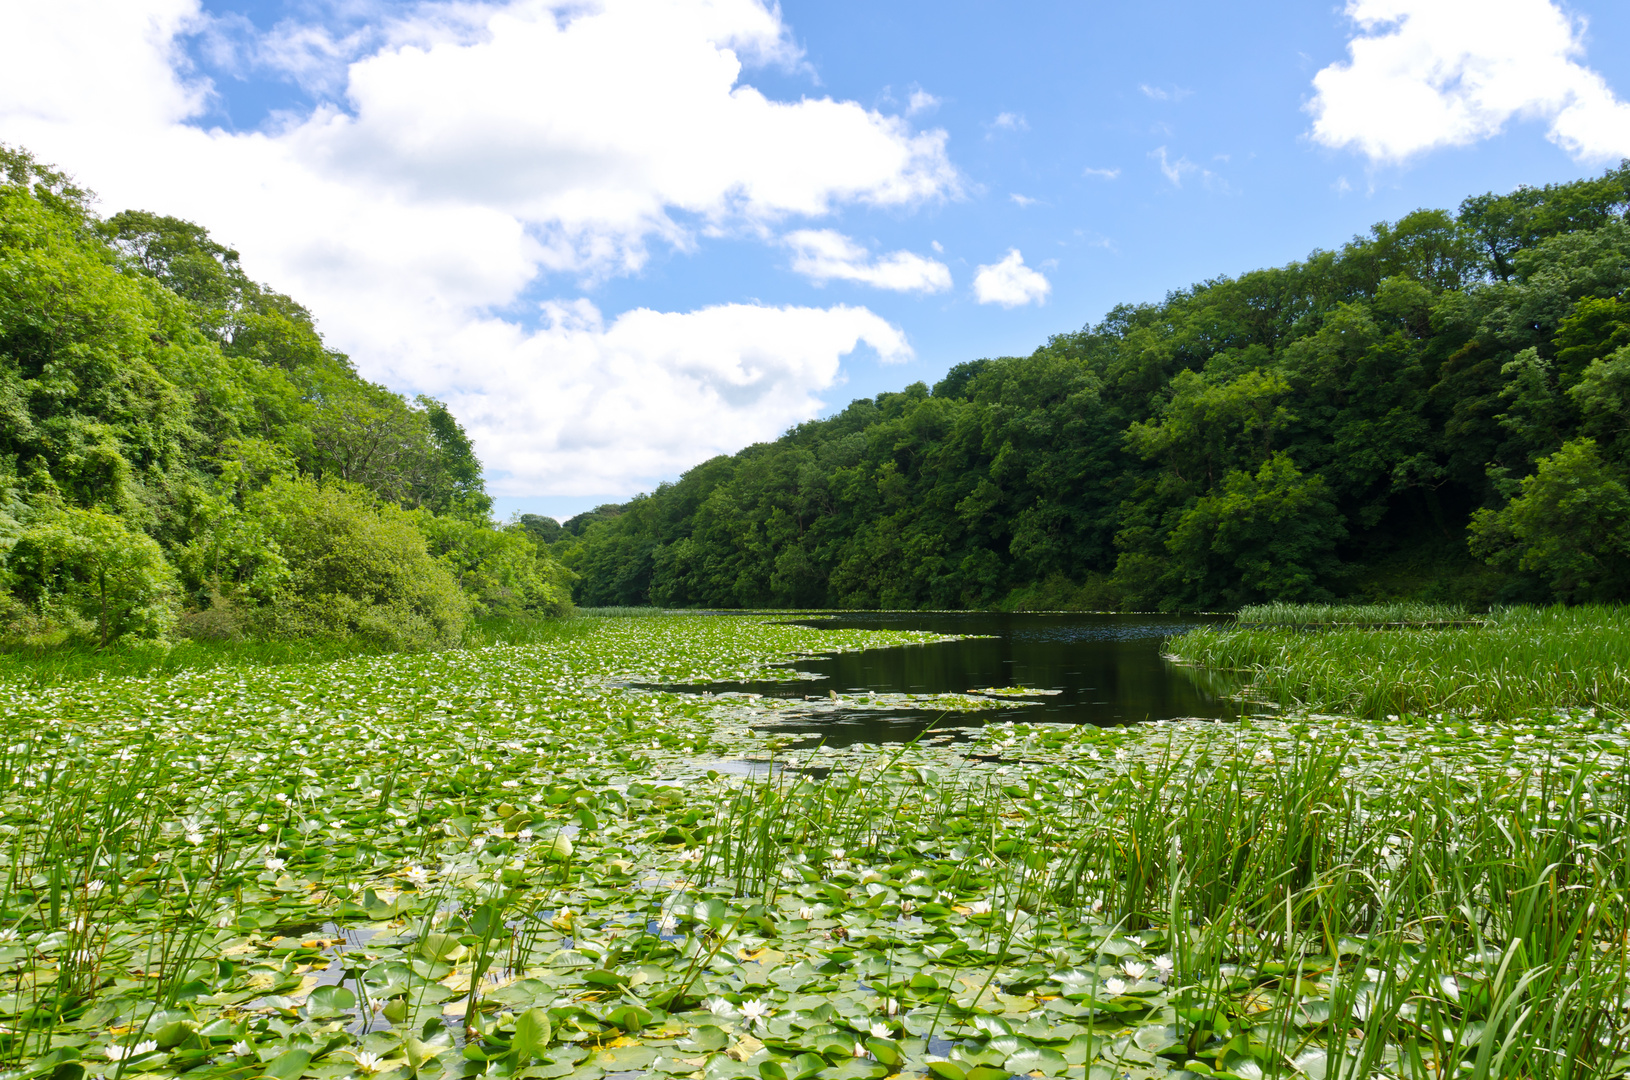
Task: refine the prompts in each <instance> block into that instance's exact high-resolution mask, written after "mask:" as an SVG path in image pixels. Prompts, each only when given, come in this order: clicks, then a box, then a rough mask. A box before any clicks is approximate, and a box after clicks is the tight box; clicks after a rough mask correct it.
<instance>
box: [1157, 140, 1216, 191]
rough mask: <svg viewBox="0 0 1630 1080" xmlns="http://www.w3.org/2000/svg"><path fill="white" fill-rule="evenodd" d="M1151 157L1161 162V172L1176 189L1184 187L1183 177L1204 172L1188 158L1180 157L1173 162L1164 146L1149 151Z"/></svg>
mask: <svg viewBox="0 0 1630 1080" xmlns="http://www.w3.org/2000/svg"><path fill="white" fill-rule="evenodd" d="M1149 156H1150V157H1152V158H1156V159H1158V160H1159V163H1160V171H1161V172H1162V173H1164V174H1165V176H1166V179H1168V180H1170V181H1171V182H1172V185H1173V186H1174V187H1182V186H1183V177H1185V176H1187V175H1189V174H1190V173H1196V172H1201V171H1203V170H1202V169H1201V168H1200V166H1198V165H1196V164H1195V163H1194V162H1192V161H1190V160H1189V159H1188V158H1186V157H1180V158H1178V159H1177V160H1176V161H1173V160H1172V159H1171V155H1170V154H1168V153H1167V152H1166V148H1165V147H1164V146H1157V147H1155V149H1153V150H1151V151H1149ZM1208 175H1209V174H1208Z"/></svg>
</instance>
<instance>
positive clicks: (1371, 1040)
mask: <svg viewBox="0 0 1630 1080" xmlns="http://www.w3.org/2000/svg"><path fill="white" fill-rule="evenodd" d="M1299 614H1302V615H1306V616H1308V617H1313V616H1318V617H1319V618H1320V619H1323V618H1325V617H1326V615H1327V614H1328V613H1323V612H1319V611H1311V612H1307V613H1298V612H1296V611H1294V610H1287V609H1282V610H1280V611H1279V612H1278V617H1279V619H1280V620H1281V621H1282V622H1283V623H1284V624H1285V626H1284V628H1283V629H1282V630H1279V631H1264V630H1262V629H1258V628H1252V627H1240V626H1235V627H1224V628H1201V629H1199V630H1194V631H1190V632H1189V633H1188V634H1186V635H1183V636H1181V637H1178V638H1175V639H1171V640H1170V641H1169V642H1168V644H1167V646H1166V648H1167V649H1168V650H1172V651H1177V652H1180V653H1185V654H1188V653H1203V652H1204V651H1205V649H1211V650H1213V651H1214V650H1216V649H1218V648H1221V647H1223V646H1224V645H1227V643H1228V640H1229V638H1230V636H1238V637H1240V638H1241V639H1242V641H1243V644H1242V645H1240V646H1230V647H1237V648H1239V649H1240V650H1241V651H1242V652H1243V653H1247V654H1251V655H1255V654H1257V653H1260V652H1261V649H1262V643H1263V642H1264V641H1265V640H1266V638H1265V637H1264V635H1267V634H1271V633H1277V634H1279V635H1280V639H1281V640H1280V647H1281V648H1283V647H1286V646H1288V645H1289V644H1291V643H1304V642H1307V641H1317V640H1319V639H1322V638H1327V639H1329V640H1330V642H1331V643H1332V645H1333V646H1334V648H1333V649H1332V651H1333V652H1335V653H1343V654H1344V653H1346V652H1347V651H1348V650H1349V649H1350V648H1351V644H1352V641H1353V640H1355V639H1356V638H1358V637H1362V636H1367V637H1369V638H1372V639H1375V640H1377V641H1385V642H1388V643H1391V645H1390V646H1389V647H1390V648H1392V650H1393V651H1392V652H1391V653H1389V654H1388V655H1389V656H1390V657H1392V658H1393V659H1394V661H1395V662H1399V663H1401V662H1403V661H1404V659H1405V658H1407V657H1413V662H1414V663H1415V664H1416V665H1417V666H1418V667H1422V668H1429V667H1431V666H1432V665H1433V664H1435V663H1436V662H1437V661H1436V658H1437V657H1438V656H1440V655H1442V653H1443V650H1444V647H1445V641H1444V638H1445V637H1448V636H1454V635H1461V636H1470V635H1478V634H1486V635H1495V636H1494V637H1491V638H1490V639H1489V640H1490V641H1491V642H1509V641H1511V640H1514V637H1513V635H1514V636H1515V637H1523V636H1526V637H1527V638H1528V639H1530V640H1533V641H1535V642H1537V643H1539V644H1540V645H1544V643H1545V642H1546V641H1547V640H1548V639H1553V638H1554V639H1559V640H1564V641H1566V642H1570V643H1573V644H1574V645H1579V646H1582V647H1583V646H1585V645H1587V644H1588V642H1589V641H1590V640H1591V639H1593V638H1594V637H1596V636H1600V635H1601V634H1602V633H1603V632H1604V628H1607V627H1610V626H1618V627H1622V626H1623V625H1624V613H1623V611H1622V609H1607V608H1596V609H1574V610H1566V609H1551V610H1513V611H1506V610H1502V611H1496V612H1491V613H1490V614H1489V616H1488V619H1487V622H1486V623H1485V624H1484V625H1482V626H1477V627H1456V628H1433V629H1427V630H1420V631H1400V630H1397V629H1391V628H1386V629H1378V628H1369V627H1362V628H1337V629H1323V628H1315V629H1307V628H1305V627H1304V626H1302V625H1300V623H1301V622H1302V621H1303V620H1302V619H1299V618H1298V615H1299ZM1418 614H1425V615H1435V614H1438V613H1437V612H1430V611H1429V612H1419V613H1418ZM1196 635H1198V636H1196ZM1500 635H1507V636H1504V637H1502V636H1500ZM489 636H490V638H491V640H492V641H493V642H495V643H494V644H479V643H473V644H472V647H469V648H466V649H462V650H448V651H440V652H414V653H402V652H393V653H382V654H376V655H364V656H353V657H348V658H337V659H336V658H327V657H324V658H322V659H320V660H319V661H318V662H313V663H306V664H298V663H296V664H290V663H273V664H271V665H260V664H257V663H256V662H255V658H253V657H251V656H249V655H248V654H245V656H244V657H243V658H242V659H243V660H244V661H245V662H243V663H238V664H234V665H223V666H217V667H213V668H195V669H189V670H167V671H163V672H159V673H155V674H153V675H151V676H145V677H139V676H131V677H103V678H79V679H64V680H58V681H56V682H55V683H53V684H50V685H47V684H46V680H36V681H35V683H34V684H32V685H29V684H27V683H25V682H21V681H10V682H8V684H7V685H6V686H5V691H6V692H5V693H4V695H3V697H4V699H5V702H6V703H5V704H4V705H3V706H0V709H3V710H4V714H5V722H6V727H7V729H8V730H9V731H11V732H13V733H14V734H13V736H12V738H13V739H15V740H16V741H14V742H12V743H11V744H10V745H9V746H8V747H7V748H6V749H5V751H4V754H3V755H0V757H3V760H0V769H3V770H4V772H5V775H6V777H7V778H8V783H7V784H6V785H5V786H4V789H3V790H4V794H3V796H0V798H3V799H4V803H3V806H0V828H3V830H4V835H5V839H6V846H5V849H4V871H5V881H6V885H5V891H4V893H3V895H0V923H3V925H0V965H3V967H0V971H3V973H4V985H0V1028H3V1030H0V1055H3V1057H4V1060H3V1061H0V1067H3V1068H5V1069H6V1070H7V1072H6V1075H7V1076H15V1077H19V1078H20V1077H46V1076H50V1077H67V1078H75V1077H81V1076H96V1077H104V1078H108V1080H122V1078H123V1077H126V1076H130V1077H134V1076H137V1075H147V1076H154V1077H171V1076H191V1077H196V1078H198V1080H203V1078H205V1077H210V1078H215V1077H234V1078H238V1077H241V1078H243V1080H251V1078H255V1077H263V1076H271V1077H274V1078H276V1080H299V1078H301V1077H309V1078H311V1080H338V1078H341V1077H352V1076H355V1077H359V1078H362V1077H370V1078H371V1077H382V1078H386V1080H412V1078H415V1077H421V1076H422V1077H427V1078H437V1077H442V1076H446V1077H457V1076H466V1077H469V1076H477V1075H484V1076H485V1075H491V1076H509V1077H517V1078H523V1077H524V1078H528V1080H551V1078H555V1077H569V1078H573V1080H604V1078H606V1077H608V1076H611V1077H614V1078H615V1077H616V1075H617V1074H633V1073H643V1074H646V1075H656V1076H664V1075H666V1076H674V1077H685V1078H692V1080H724V1078H732V1077H743V1078H753V1080H799V1078H803V1080H815V1078H821V1080H836V1078H843V1080H850V1078H866V1080H874V1078H882V1077H886V1076H890V1075H896V1074H898V1075H902V1076H908V1077H925V1078H927V1077H932V1078H935V1080H1002V1078H1005V1077H1007V1076H1009V1075H1012V1074H1020V1075H1027V1074H1036V1073H1039V1074H1041V1075H1042V1076H1044V1077H1062V1078H1065V1080H1109V1078H1110V1077H1122V1076H1132V1077H1157V1076H1166V1075H1177V1074H1185V1073H1186V1074H1187V1075H1191V1076H1192V1075H1222V1076H1231V1077H1237V1078H1246V1080H1255V1078H1258V1077H1300V1076H1305V1077H1310V1078H1315V1080H1319V1078H1327V1077H1338V1076H1341V1077H1359V1076H1398V1077H1411V1078H1416V1077H1419V1078H1423V1080H1424V1078H1427V1077H1431V1078H1434V1080H1436V1078H1438V1077H1442V1076H1461V1075H1464V1076H1477V1077H1495V1076H1533V1077H1552V1076H1555V1077H1563V1076H1567V1077H1587V1076H1589V1077H1596V1076H1600V1077H1609V1076H1615V1075H1619V1074H1620V1073H1622V1071H1623V1070H1624V1068H1625V1065H1626V1062H1625V1060H1624V1059H1625V1055H1626V1054H1627V1053H1630V1018H1627V1016H1626V1013H1625V1010H1624V1008H1623V1007H1622V1003H1623V1001H1624V1000H1626V995H1627V993H1630V985H1627V977H1630V955H1627V953H1630V950H1627V947H1626V944H1625V943H1626V941H1627V940H1630V937H1627V935H1630V924H1626V923H1625V917H1626V916H1625V910H1626V909H1625V906H1624V904H1623V896H1624V895H1625V888H1626V886H1627V884H1630V882H1627V881H1626V880H1625V879H1626V876H1627V874H1630V862H1627V860H1626V859H1625V857H1624V854H1623V846H1622V838H1623V835H1624V828H1623V826H1624V817H1623V815H1624V812H1625V807H1626V805H1627V802H1626V800H1627V798H1630V767H1627V758H1626V745H1627V739H1626V736H1627V734H1630V728H1627V727H1626V725H1625V721H1626V717H1625V713H1624V711H1623V709H1622V708H1614V707H1612V706H1611V704H1610V703H1608V702H1605V701H1604V702H1600V703H1597V704H1596V705H1595V707H1589V706H1584V705H1581V706H1580V707H1574V708H1565V709H1557V708H1539V709H1533V710H1529V711H1526V712H1522V711H1520V710H1513V711H1509V712H1508V713H1506V714H1500V713H1498V712H1497V710H1493V709H1491V708H1490V707H1489V704H1488V702H1487V701H1478V702H1476V706H1477V707H1476V708H1475V709H1474V708H1469V707H1466V706H1467V703H1465V702H1460V703H1459V704H1460V705H1461V706H1462V707H1461V708H1460V709H1458V710H1457V703H1456V702H1455V701H1453V700H1447V699H1445V700H1438V701H1436V702H1432V703H1429V704H1430V708H1423V709H1422V710H1420V711H1415V712H1406V713H1402V714H1398V715H1392V716H1387V715H1377V716H1376V717H1375V718H1373V719H1364V718H1361V717H1358V716H1347V717H1343V716H1335V715H1328V714H1324V713H1322V712H1318V711H1309V710H1304V709H1300V708H1294V707H1288V708H1284V709H1281V710H1277V711H1276V712H1275V713H1274V714H1273V715H1258V716H1249V717H1245V718H1243V719H1241V720H1239V721H1230V722H1213V721H1168V722H1161V723H1154V724H1140V725H1132V726H1128V727H1124V728H1092V727H1070V726H1061V725H1046V724H1029V723H1016V722H1000V723H991V724H987V725H986V726H984V727H982V728H979V729H976V730H973V731H971V732H969V733H967V737H966V738H965V739H961V740H949V739H945V738H942V737H936V736H934V735H933V734H932V733H930V735H929V736H928V737H926V738H922V739H919V740H918V741H917V742H915V743H911V744H907V745H899V746H866V745H857V746H854V747H847V748H832V747H826V746H814V747H805V748H801V749H785V748H783V749H777V747H779V746H782V745H783V743H784V742H785V740H782V739H779V738H778V737H777V735H776V732H775V728H774V710H773V708H771V707H769V706H768V705H766V707H765V709H764V715H763V716H760V717H756V718H755V717H753V716H752V715H751V714H750V713H749V712H747V711H744V710H747V709H750V708H751V705H752V702H751V701H750V700H748V699H744V698H737V697H728V698H723V699H709V698H705V697H701V696H699V695H687V694H676V693H668V692H658V691H651V690H646V689H639V688H638V687H639V686H642V685H646V684H650V683H663V684H674V683H682V682H695V683H708V682H718V681H727V680H738V679H744V678H748V677H752V678H764V677H767V676H768V677H787V678H795V677H796V675H795V673H792V672H787V671H786V670H785V669H778V668H775V667H773V666H771V665H774V664H777V663H780V662H785V661H788V660H795V659H796V657H797V656H799V655H801V654H809V653H813V652H830V651H833V650H842V649H856V648H875V647H880V646H888V645H900V644H908V643H915V644H930V643H932V642H933V641H935V640H937V637H936V635H932V634H927V633H920V632H913V633H906V632H891V631H860V630H841V631H840V630H821V629H815V628H811V627H806V626H798V625H794V624H790V623H788V622H786V621H785V620H784V619H783V618H779V617H777V616H775V615H769V614H759V615H732V614H719V615H706V616H703V615H695V614H687V613H678V612H669V613H664V614H661V615H657V614H655V613H641V612H633V611H618V612H607V613H604V614H603V615H600V616H595V615H580V616H577V617H573V618H568V619H548V620H535V621H533V622H531V623H530V624H520V623H516V624H511V625H509V626H495V627H489ZM1191 639H1192V641H1191ZM1611 640H1614V641H1619V642H1620V644H1619V645H1618V646H1616V647H1620V648H1622V640H1620V639H1617V638H1614V639H1611ZM496 642H502V643H496ZM1196 645H1203V646H1204V648H1195V647H1194V646H1196ZM1481 648H1482V647H1481V646H1478V647H1472V648H1470V652H1472V653H1477V652H1478V651H1479V649H1481ZM1253 650H1254V651H1253ZM1484 651H1486V650H1484ZM1548 655H1550V656H1551V657H1552V660H1553V662H1554V663H1557V664H1561V663H1565V662H1568V661H1569V658H1572V660H1573V661H1575V662H1579V663H1587V664H1589V663H1595V662H1596V660H1595V659H1594V657H1595V656H1596V654H1595V653H1593V652H1590V651H1588V648H1587V649H1586V651H1583V652H1579V651H1572V652H1570V651H1568V649H1567V648H1561V647H1558V648H1557V651H1553V652H1552V653H1550V654H1548ZM273 659H274V660H281V659H284V658H283V657H274V658H273ZM1283 667H1284V671H1283V673H1282V674H1280V675H1279V676H1278V677H1280V678H1281V679H1288V678H1289V677H1290V674H1289V673H1291V672H1295V671H1302V670H1305V668H1303V667H1295V666H1292V665H1289V664H1286V665H1283ZM778 671H779V672H780V673H781V674H779V675H777V674H776V672H778ZM1575 674H1579V673H1578V672H1576V673H1575ZM8 678H12V677H10V676H8ZM1426 685H1431V684H1426ZM1258 689H1260V688H1258ZM975 696H976V695H970V698H972V697H975ZM1001 704H1004V702H1001V701H999V700H998V701H992V700H988V699H986V700H985V701H984V702H983V705H984V706H985V707H992V706H998V705H1001ZM742 760H746V761H749V762H757V763H758V764H757V766H756V767H755V768H754V769H751V770H749V772H748V774H747V775H743V774H742V772H741V770H740V767H739V764H738V765H735V766H732V765H731V764H730V763H731V762H737V763H739V762H741V761H742Z"/></svg>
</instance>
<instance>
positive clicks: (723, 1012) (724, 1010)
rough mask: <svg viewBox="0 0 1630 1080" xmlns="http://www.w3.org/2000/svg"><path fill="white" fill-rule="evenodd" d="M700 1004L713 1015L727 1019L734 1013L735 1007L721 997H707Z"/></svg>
mask: <svg viewBox="0 0 1630 1080" xmlns="http://www.w3.org/2000/svg"><path fill="white" fill-rule="evenodd" d="M702 1004H704V1005H706V1006H707V1011H708V1012H710V1013H712V1014H713V1015H714V1016H719V1017H723V1018H725V1019H729V1018H730V1017H732V1016H735V1015H736V1007H735V1006H734V1005H732V1004H730V1002H728V1001H726V1000H725V999H724V998H722V997H713V998H708V999H707V1000H706V1001H704V1002H703V1003H702Z"/></svg>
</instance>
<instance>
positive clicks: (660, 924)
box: [657, 912, 679, 934]
mask: <svg viewBox="0 0 1630 1080" xmlns="http://www.w3.org/2000/svg"><path fill="white" fill-rule="evenodd" d="M657 929H658V930H661V931H662V932H663V933H665V934H668V933H672V932H673V931H675V930H678V929H679V920H678V919H676V918H674V916H673V913H672V912H666V913H664V914H663V916H662V918H660V919H658V920H657Z"/></svg>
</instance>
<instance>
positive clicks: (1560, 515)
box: [1471, 439, 1630, 602]
mask: <svg viewBox="0 0 1630 1080" xmlns="http://www.w3.org/2000/svg"><path fill="white" fill-rule="evenodd" d="M1471 546H1472V551H1473V552H1474V553H1475V554H1477V555H1479V556H1481V557H1483V558H1485V559H1487V560H1488V561H1489V562H1490V563H1493V564H1494V565H1496V566H1500V567H1504V568H1508V569H1512V568H1514V569H1518V570H1522V571H1527V572H1529V573H1531V574H1534V575H1535V576H1537V577H1538V578H1540V579H1541V580H1542V581H1543V582H1544V583H1545V585H1546V587H1547V588H1549V589H1550V590H1551V592H1552V593H1553V594H1554V595H1556V596H1557V597H1559V598H1561V599H1563V600H1566V601H1571V602H1582V601H1591V600H1622V599H1626V598H1630V490H1627V489H1626V487H1625V479H1624V476H1623V475H1622V474H1621V473H1619V472H1618V471H1617V470H1615V469H1613V468H1611V467H1610V466H1609V465H1608V463H1607V462H1606V461H1605V460H1603V458H1602V455H1601V453H1600V451H1599V450H1598V449H1597V446H1596V441H1595V440H1594V439H1575V440H1573V441H1571V442H1568V443H1566V444H1564V445H1563V447H1562V448H1561V449H1560V450H1558V451H1557V452H1556V453H1554V454H1552V455H1550V456H1549V457H1546V458H1542V459H1540V461H1539V467H1538V468H1537V469H1536V470H1535V472H1534V475H1532V476H1529V477H1527V478H1525V479H1524V480H1523V481H1522V483H1521V486H1520V487H1519V489H1518V492H1517V496H1516V497H1515V498H1513V499H1512V500H1511V501H1510V502H1509V503H1508V504H1506V505H1505V506H1504V507H1502V508H1501V509H1499V510H1493V509H1482V510H1479V511H1477V513H1476V514H1474V515H1473V516H1472V521H1471Z"/></svg>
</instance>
